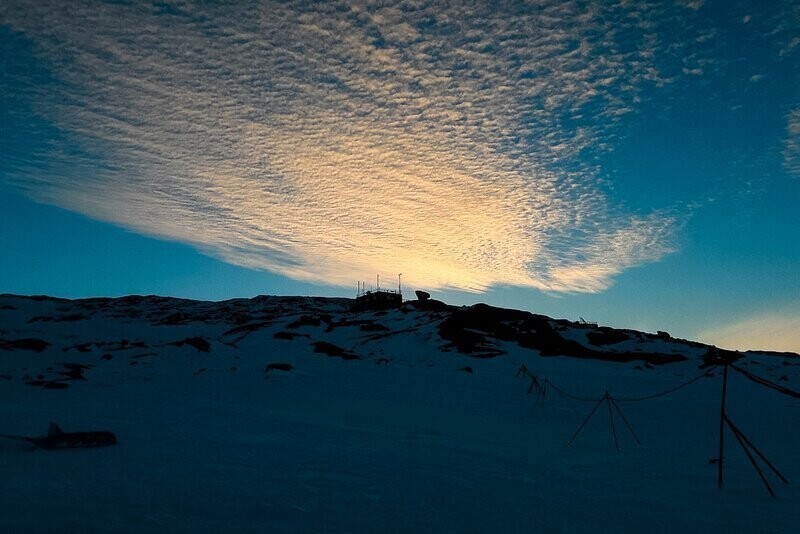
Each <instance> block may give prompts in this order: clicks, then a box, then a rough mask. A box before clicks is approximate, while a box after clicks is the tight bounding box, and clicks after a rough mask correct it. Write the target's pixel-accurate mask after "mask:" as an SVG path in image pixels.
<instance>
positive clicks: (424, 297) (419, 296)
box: [414, 289, 431, 302]
mask: <svg viewBox="0 0 800 534" xmlns="http://www.w3.org/2000/svg"><path fill="white" fill-rule="evenodd" d="M414 294H415V295H416V296H417V300H419V301H421V302H424V301H426V300H428V299H430V298H431V294H430V293H428V292H427V291H421V290H419V289H418V290H416V291H414Z"/></svg>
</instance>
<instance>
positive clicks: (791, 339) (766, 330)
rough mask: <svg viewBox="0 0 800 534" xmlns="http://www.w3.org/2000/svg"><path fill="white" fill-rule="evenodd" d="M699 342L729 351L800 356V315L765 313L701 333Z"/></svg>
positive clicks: (792, 313) (794, 313) (795, 313)
mask: <svg viewBox="0 0 800 534" xmlns="http://www.w3.org/2000/svg"><path fill="white" fill-rule="evenodd" d="M697 338H698V339H699V340H701V341H705V342H707V343H713V344H715V345H717V346H720V347H724V348H727V349H735V350H776V351H789V352H798V353H800V314H798V313H797V312H785V313H777V312H776V313H763V314H759V315H755V316H753V317H747V318H744V319H741V320H739V321H736V322H735V323H733V324H730V325H726V326H722V327H718V328H714V329H711V330H707V331H704V332H700V333H699V334H697Z"/></svg>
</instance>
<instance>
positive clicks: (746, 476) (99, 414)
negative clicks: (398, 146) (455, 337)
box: [0, 296, 800, 532]
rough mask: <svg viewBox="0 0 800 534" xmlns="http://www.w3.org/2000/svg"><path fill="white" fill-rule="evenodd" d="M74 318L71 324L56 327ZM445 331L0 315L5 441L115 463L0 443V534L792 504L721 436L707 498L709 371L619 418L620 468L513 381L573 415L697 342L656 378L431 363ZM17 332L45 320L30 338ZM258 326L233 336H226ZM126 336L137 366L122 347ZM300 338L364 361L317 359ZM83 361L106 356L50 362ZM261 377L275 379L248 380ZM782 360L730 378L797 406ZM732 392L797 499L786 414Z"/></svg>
mask: <svg viewBox="0 0 800 534" xmlns="http://www.w3.org/2000/svg"><path fill="white" fill-rule="evenodd" d="M8 308H13V309H8ZM177 312H180V313H184V314H187V316H188V318H187V319H186V321H185V324H173V325H170V324H159V323H160V322H163V319H164V318H165V317H168V316H170V315H171V314H174V313H177ZM237 313H238V314H240V316H239V319H237V320H238V321H242V320H243V321H244V322H242V323H241V324H236V321H234V320H233V319H232V317H234V315H235V314H237ZM75 314H83V315H84V316H85V318H84V319H80V320H68V321H57V320H54V318H58V317H62V318H63V317H67V316H69V315H75ZM326 314H327V315H330V321H331V322H332V323H334V324H335V323H337V322H340V321H343V320H348V321H373V322H376V323H379V324H382V325H384V326H386V327H387V328H388V329H389V330H387V331H385V332H383V331H364V330H362V329H361V328H360V325H358V324H352V325H350V326H339V327H334V328H330V327H329V324H330V323H328V322H325V321H322V322H321V323H320V325H319V326H313V325H305V326H298V327H296V328H290V327H289V325H290V324H291V323H292V322H293V321H297V320H298V318H300V317H302V316H304V315H305V316H314V317H319V316H322V315H326ZM244 315H246V316H247V317H244ZM444 315H446V314H437V313H432V312H427V311H418V310H406V313H403V312H402V311H400V310H392V311H389V312H387V313H385V314H380V313H378V314H376V313H373V312H361V313H358V314H353V313H349V312H348V311H347V301H345V300H344V299H310V298H295V299H292V298H285V297H280V298H279V297H259V298H257V299H253V300H238V301H228V302H224V303H202V302H193V301H180V300H177V299H164V300H153V299H144V300H138V301H137V300H134V301H132V302H125V301H122V302H120V301H119V300H112V301H103V302H98V303H96V305H95V304H93V305H91V306H89V305H88V304H81V301H51V300H38V301H37V300H31V299H29V298H23V297H13V296H2V297H0V339H5V340H13V339H21V338H38V339H43V340H45V341H47V342H49V343H51V346H50V347H49V348H48V349H46V350H44V351H42V352H40V353H36V352H33V351H25V350H13V351H11V350H2V349H0V375H1V376H2V377H5V378H0V432H4V433H9V434H25V435H39V434H42V433H44V432H46V430H47V424H48V422H49V421H56V422H58V423H59V424H60V425H61V427H62V428H63V429H64V430H66V431H70V430H74V431H80V430H111V431H113V432H114V433H115V434H116V435H117V437H118V440H119V444H118V445H116V446H113V447H107V448H98V449H74V450H66V451H45V450H30V449H29V448H28V446H27V445H25V444H22V443H19V442H13V441H0V473H2V477H0V488H2V492H3V496H4V499H3V504H2V507H0V511H2V514H1V515H0V530H2V531H4V532H48V531H59V532H134V531H142V530H148V531H164V532H167V531H168V532H219V531H265V530H268V531H288V532H309V531H331V532H363V531H369V532H375V531H386V532H410V531H461V532H517V531H520V532H522V531H524V532H530V531H546V532H550V531H555V532H585V531H615V532H619V531H627V532H632V531H643V530H649V531H654V532H666V531H670V532H675V531H680V532H708V531H724V530H729V531H730V530H735V531H760V532H793V531H795V530H794V529H795V528H796V525H797V523H798V521H799V520H800V507H798V498H799V497H800V492H798V490H797V489H796V486H795V485H790V486H784V485H783V484H781V483H780V482H778V481H776V480H774V478H773V479H771V480H774V487H775V489H776V491H777V494H778V498H777V499H771V498H770V497H769V496H768V495H767V493H766V491H765V490H764V488H763V485H762V483H761V481H760V480H759V478H758V476H757V475H756V473H755V472H754V471H753V469H752V467H751V466H750V465H749V463H748V461H747V459H746V457H745V456H744V454H743V453H742V451H741V449H739V447H738V445H737V444H736V443H735V441H734V438H733V436H732V435H731V434H727V435H726V440H727V446H726V451H727V454H726V471H725V487H724V489H723V490H722V491H720V490H718V489H717V487H716V469H717V468H716V465H713V464H710V463H709V459H711V458H714V457H716V455H717V445H718V434H717V433H718V417H719V401H720V386H721V382H720V378H719V374H720V373H721V372H720V371H717V372H716V376H715V377H711V378H703V379H701V380H699V381H698V382H697V383H695V384H693V385H691V386H688V387H687V388H685V389H682V390H680V391H677V392H675V393H674V394H671V395H668V396H665V397H661V398H657V399H653V400H650V401H644V402H636V403H633V402H632V403H623V402H620V403H619V405H620V407H621V409H622V410H623V412H624V413H625V415H626V417H627V418H628V420H629V421H630V422H631V424H632V425H633V428H634V430H635V431H636V433H637V435H638V436H639V438H640V439H641V441H642V444H643V446H642V447H638V446H637V445H636V443H635V442H634V440H633V438H632V437H631V436H630V434H629V433H628V432H627V430H626V429H625V428H624V426H623V423H622V422H621V421H620V420H619V419H617V420H616V429H617V432H618V436H619V439H620V445H621V449H622V450H621V451H620V452H617V451H616V450H615V448H614V442H613V439H612V437H611V434H610V430H609V423H608V414H607V413H604V412H601V411H600V410H598V412H597V413H596V414H595V416H594V417H593V418H592V420H591V421H590V422H589V424H588V425H587V426H586V428H585V429H584V430H583V431H582V433H581V434H580V436H579V437H578V438H577V439H576V441H575V443H574V444H573V445H572V446H571V447H567V446H566V443H567V441H568V440H569V438H570V437H571V436H572V435H573V433H574V432H575V430H576V429H577V428H578V426H579V425H580V423H581V422H582V421H583V419H584V418H585V417H586V415H587V414H588V413H589V411H590V410H591V408H592V404H591V403H589V402H577V401H570V402H569V403H568V402H566V401H565V400H564V399H562V398H561V397H559V396H558V395H557V394H556V393H555V392H552V391H551V392H550V393H548V396H547V397H546V398H545V400H544V403H543V405H542V406H539V405H537V402H536V397H535V395H527V394H526V392H527V390H528V386H529V382H528V381H527V380H526V379H524V378H520V377H516V376H515V375H516V374H517V371H518V369H519V367H520V365H521V364H523V363H524V364H525V365H526V366H527V367H528V368H529V369H530V371H531V372H532V373H535V374H536V375H537V376H539V377H543V378H544V377H546V378H548V379H550V380H551V381H552V382H553V383H554V384H557V385H558V386H559V387H561V388H563V389H565V390H567V391H569V392H571V393H573V394H575V395H577V396H586V397H591V398H600V397H601V396H602V395H603V393H604V391H605V390H608V391H609V392H610V393H611V394H612V395H614V396H619V397H623V396H637V395H646V394H649V393H653V392H657V391H662V390H665V389H669V388H671V387H674V386H675V385H678V384H680V383H682V382H685V381H687V380H689V379H691V378H693V377H694V376H697V375H698V374H699V373H700V372H701V371H700V370H699V369H698V365H699V363H700V361H699V353H700V352H702V351H699V350H698V348H697V347H688V346H681V344H680V343H679V342H677V341H675V342H672V341H665V340H657V341H647V342H644V349H643V350H645V351H648V352H652V351H654V350H655V349H654V347H653V346H652V345H653V344H656V343H657V344H659V345H660V346H661V348H659V350H670V351H671V350H685V354H687V355H688V356H691V358H690V359H689V360H687V361H685V362H680V363H673V364H667V365H658V366H655V367H654V368H652V369H650V368H642V366H641V365H637V363H636V362H629V363H615V362H609V361H602V360H587V359H579V358H568V357H542V356H539V355H538V353H537V352H536V351H534V350H529V349H524V348H521V347H520V346H519V345H517V344H516V343H513V342H509V341H497V346H498V347H500V348H501V349H503V350H505V351H506V354H503V355H500V356H497V357H495V358H488V359H480V358H472V357H469V356H468V355H465V354H461V353H458V352H455V351H452V350H450V351H448V350H445V349H444V348H443V347H445V346H446V345H447V343H446V342H445V341H444V340H442V339H441V338H440V337H439V335H438V330H437V328H438V324H439V321H440V320H441V318H442V317H443V316H444ZM34 317H49V318H50V320H37V321H34V322H29V321H30V320H31V319H32V318H34ZM197 318H200V319H201V320H194V319H197ZM262 323H266V325H265V326H263V327H261V328H257V329H254V330H253V331H252V332H251V333H248V334H247V335H245V336H244V337H240V334H236V333H234V334H230V333H228V334H226V332H228V331H230V330H231V329H232V328H235V327H237V326H241V325H248V324H262ZM576 328H577V327H576ZM568 330H569V329H568ZM277 332H292V333H294V334H300V335H298V336H295V337H294V338H293V339H277V338H275V337H274V334H275V333H277ZM568 335H573V334H568ZM303 336H308V337H303ZM191 337H202V338H204V339H206V340H208V342H209V344H210V347H211V349H210V351H209V352H207V353H206V352H203V351H201V350H198V349H197V348H195V347H193V346H191V345H187V344H184V345H183V346H176V345H168V343H173V342H176V341H181V340H185V339H187V338H191ZM123 339H127V340H128V346H127V348H120V341H121V340H123ZM237 339H239V341H238V342H236V343H235V345H232V344H231V343H234V342H235V341H236V340H237ZM137 341H140V342H142V343H143V344H144V347H136V346H134V347H133V348H130V345H132V344H133V343H134V342H137ZM316 341H326V342H329V343H332V344H334V345H336V346H338V347H342V348H343V349H345V350H348V351H350V352H352V353H354V354H356V355H358V356H359V357H360V359H358V360H349V361H346V360H343V359H341V358H337V357H332V356H327V355H324V354H320V353H315V352H314V347H313V346H312V343H313V342H316ZM86 342H97V343H101V344H102V343H105V344H106V345H104V346H103V347H105V348H103V347H96V346H92V347H91V348H90V350H89V351H88V352H79V351H78V350H76V349H71V350H68V351H65V350H64V349H65V348H69V347H73V346H75V345H79V344H81V343H86ZM583 342H584V343H585V342H586V339H585V338H584V340H583ZM113 343H115V344H116V345H112V344H113ZM625 343H628V342H625ZM112 346H113V347H115V348H120V350H107V349H108V347H112ZM588 346H590V345H588ZM105 354H111V355H112V358H111V359H103V356H104V355H105ZM144 354H152V355H149V356H143V355H144ZM63 362H73V363H81V364H89V365H92V366H93V367H92V368H90V369H88V370H86V371H85V377H86V380H85V381H81V380H74V381H69V382H65V383H68V385H69V387H67V388H66V389H46V388H43V387H35V386H31V385H27V384H26V383H25V382H26V378H25V377H26V376H27V380H31V379H34V378H35V377H36V376H37V375H40V374H41V375H42V376H43V377H44V379H45V380H60V375H59V371H60V370H61V366H60V365H59V364H61V363H63ZM134 363H135V364H134ZM270 363H289V364H291V365H292V366H293V369H292V370H291V371H288V372H286V371H279V370H275V371H271V372H270V373H269V374H268V377H267V378H265V372H264V369H265V367H266V366H267V365H268V364H270ZM132 364H134V365H132ZM798 364H800V360H795V359H793V358H784V357H778V356H774V355H769V354H758V355H755V354H754V355H748V356H747V358H746V359H745V360H743V361H742V365H743V366H746V368H747V369H748V370H750V371H751V372H753V373H756V374H758V375H759V376H764V377H766V378H769V379H771V380H774V381H778V380H780V379H781V377H782V376H784V375H785V376H786V378H787V380H786V381H782V382H781V383H782V384H784V385H786V386H787V387H790V388H794V389H798V384H800V365H798ZM464 367H470V368H471V369H472V370H473V373H472V374H470V373H467V372H464V371H462V370H461V369H462V368H464ZM48 368H50V370H48ZM233 368H235V370H233ZM728 395H729V396H728V405H729V408H728V413H729V415H730V417H731V419H733V421H734V422H735V423H736V424H737V425H738V426H739V427H740V428H741V429H742V430H743V431H744V432H745V433H746V434H747V435H748V436H749V437H750V438H751V440H752V441H753V442H754V443H755V444H756V445H757V446H759V448H760V449H761V450H762V451H763V452H764V453H765V454H766V455H767V456H768V457H769V458H770V460H772V461H773V463H774V464H775V465H776V466H777V467H778V468H779V469H781V470H782V472H783V473H784V474H785V475H786V476H787V477H788V478H789V480H790V481H792V482H795V481H797V480H798V478H800V447H798V445H800V430H798V427H797V424H796V422H797V417H798V409H800V402H798V401H797V400H796V399H793V398H790V397H786V396H782V395H780V394H778V393H776V392H774V391H771V390H767V389H765V388H763V387H761V386H759V385H757V384H754V383H752V382H749V381H748V380H746V379H745V378H744V377H742V376H740V375H738V374H736V373H732V374H731V376H730V382H729V394H728ZM601 408H602V410H605V409H606V408H605V406H602V407H601Z"/></svg>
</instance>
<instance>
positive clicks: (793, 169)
mask: <svg viewBox="0 0 800 534" xmlns="http://www.w3.org/2000/svg"><path fill="white" fill-rule="evenodd" d="M783 163H784V166H785V168H786V170H787V172H789V174H792V175H794V176H797V177H798V178H800V109H796V110H794V111H792V112H791V113H789V115H788V117H787V125H786V141H785V143H784V149H783Z"/></svg>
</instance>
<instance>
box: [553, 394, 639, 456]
mask: <svg viewBox="0 0 800 534" xmlns="http://www.w3.org/2000/svg"><path fill="white" fill-rule="evenodd" d="M604 403H605V405H606V407H607V408H608V423H609V426H610V427H611V435H612V436H613V437H614V446H615V447H616V448H617V452H619V450H620V448H619V439H618V438H617V427H616V425H615V424H614V410H616V412H617V413H618V414H619V417H620V418H621V419H622V422H623V423H625V426H626V427H627V428H628V431H629V432H630V433H631V436H633V439H634V440H636V443H637V444H638V445H639V446H640V447H641V446H642V442H641V441H639V437H638V436H637V435H636V432H634V430H633V427H632V426H631V424H630V423H629V422H628V418H627V417H625V414H624V413H622V410H621V409H620V407H619V405H618V404H617V401H616V400H614V397H612V396H611V395H610V394H609V393H608V390H606V392H605V393H604V394H603V396H602V397H600V400H598V401H597V403H596V404H595V405H594V408H592V411H591V412H589V415H587V416H586V419H584V420H583V423H581V426H579V427H578V430H576V431H575V434H573V435H572V438H570V440H569V441H568V442H567V447H569V446H570V445H572V443H573V442H574V441H575V440H576V439H577V438H578V436H579V435H580V433H581V431H582V430H583V428H584V427H585V426H586V425H587V423H589V421H590V420H591V419H592V417H593V416H594V414H595V412H597V409H598V408H600V406H601V405H602V404H604ZM612 408H613V409H614V410H612Z"/></svg>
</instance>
